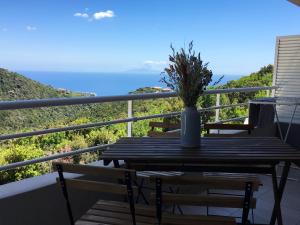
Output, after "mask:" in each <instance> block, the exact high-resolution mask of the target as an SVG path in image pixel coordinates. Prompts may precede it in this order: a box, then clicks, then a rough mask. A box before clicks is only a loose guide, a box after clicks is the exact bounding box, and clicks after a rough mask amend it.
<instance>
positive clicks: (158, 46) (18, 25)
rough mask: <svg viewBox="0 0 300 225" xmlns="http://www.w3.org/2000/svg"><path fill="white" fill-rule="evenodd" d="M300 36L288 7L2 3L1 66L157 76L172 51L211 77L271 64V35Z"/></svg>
mask: <svg viewBox="0 0 300 225" xmlns="http://www.w3.org/2000/svg"><path fill="white" fill-rule="evenodd" d="M295 34H300V7H297V6H295V5H293V4H291V3H289V2H288V1H286V0H252V1H243V0H242V1H241V0H151V1H149V0H42V1H41V0H26V1H22V0H0V67H3V68H7V69H9V70H27V71H69V72H124V71H127V72H145V71H160V70H163V68H164V67H165V66H166V65H167V63H168V54H169V53H170V52H171V51H170V44H171V43H172V44H173V46H174V47H175V48H177V49H178V48H180V47H184V46H187V45H188V43H189V42H190V41H191V40H193V41H194V46H195V50H196V51H197V52H200V53H201V56H202V58H203V60H204V61H205V62H209V67H210V68H211V69H212V71H213V72H214V73H216V74H230V75H244V74H248V73H250V72H254V71H257V70H258V69H259V68H260V67H262V66H264V65H267V64H270V63H273V61H274V52H275V40H276V36H283V35H295Z"/></svg>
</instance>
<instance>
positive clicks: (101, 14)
mask: <svg viewBox="0 0 300 225" xmlns="http://www.w3.org/2000/svg"><path fill="white" fill-rule="evenodd" d="M93 17H94V19H95V20H102V19H104V18H112V17H115V13H114V12H113V11H111V10H106V11H104V12H96V13H94V15H93Z"/></svg>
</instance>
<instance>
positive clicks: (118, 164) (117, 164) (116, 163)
mask: <svg viewBox="0 0 300 225" xmlns="http://www.w3.org/2000/svg"><path fill="white" fill-rule="evenodd" d="M113 163H114V167H115V168H120V163H119V160H113Z"/></svg>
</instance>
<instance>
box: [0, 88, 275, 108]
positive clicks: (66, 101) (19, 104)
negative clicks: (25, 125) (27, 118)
mask: <svg viewBox="0 0 300 225" xmlns="http://www.w3.org/2000/svg"><path fill="white" fill-rule="evenodd" d="M273 89H276V86H269V87H268V86H263V87H245V88H230V89H214V90H205V91H204V93H203V95H209V94H225V93H232V92H254V91H262V90H273ZM176 96H177V93H175V92H159V93H144V94H129V95H115V96H95V97H77V98H49V99H32V100H16V101H2V102H0V110H14V109H28V108H40V107H52V106H66V105H81V104H91V103H104V102H116V101H128V100H145V99H156V98H170V97H176Z"/></svg>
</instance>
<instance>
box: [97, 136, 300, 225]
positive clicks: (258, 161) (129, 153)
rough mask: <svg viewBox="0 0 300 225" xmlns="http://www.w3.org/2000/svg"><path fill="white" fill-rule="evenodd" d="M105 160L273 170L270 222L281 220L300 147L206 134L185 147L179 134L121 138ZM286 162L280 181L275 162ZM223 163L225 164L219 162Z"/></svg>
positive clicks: (142, 165)
mask: <svg viewBox="0 0 300 225" xmlns="http://www.w3.org/2000/svg"><path fill="white" fill-rule="evenodd" d="M102 158H103V160H104V163H105V164H108V163H109V162H111V161H113V162H114V163H115V166H118V160H124V161H125V163H126V165H127V166H128V167H130V168H133V169H137V170H147V169H149V170H173V171H174V170H180V171H226V172H239V173H242V172H245V173H259V174H272V181H273V190H274V199H275V204H274V208H273V214H272V218H271V220H270V224H272V225H273V224H275V221H276V218H277V221H278V224H279V225H281V224H282V216H281V207H280V202H281V198H282V195H283V192H284V187H285V184H286V181H287V178H288V173H289V169H290V166H291V163H295V164H297V165H299V164H300V151H297V150H296V149H295V148H293V147H291V146H289V145H288V144H285V143H283V142H282V141H281V140H280V139H278V138H275V137H234V138H228V137H225V138H219V137H205V138H202V139H201V146H200V147H199V148H196V149H184V148H182V147H181V146H180V140H179V139H178V138H152V137H151V138H150V137H143V138H122V139H120V140H119V141H118V142H117V143H116V144H114V145H113V146H111V147H109V148H108V149H107V150H105V151H104V152H103V154H102ZM280 162H284V167H283V171H282V174H281V178H280V181H279V183H278V181H277V173H276V165H278V164H279V163H280ZM220 165H222V166H220Z"/></svg>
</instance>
